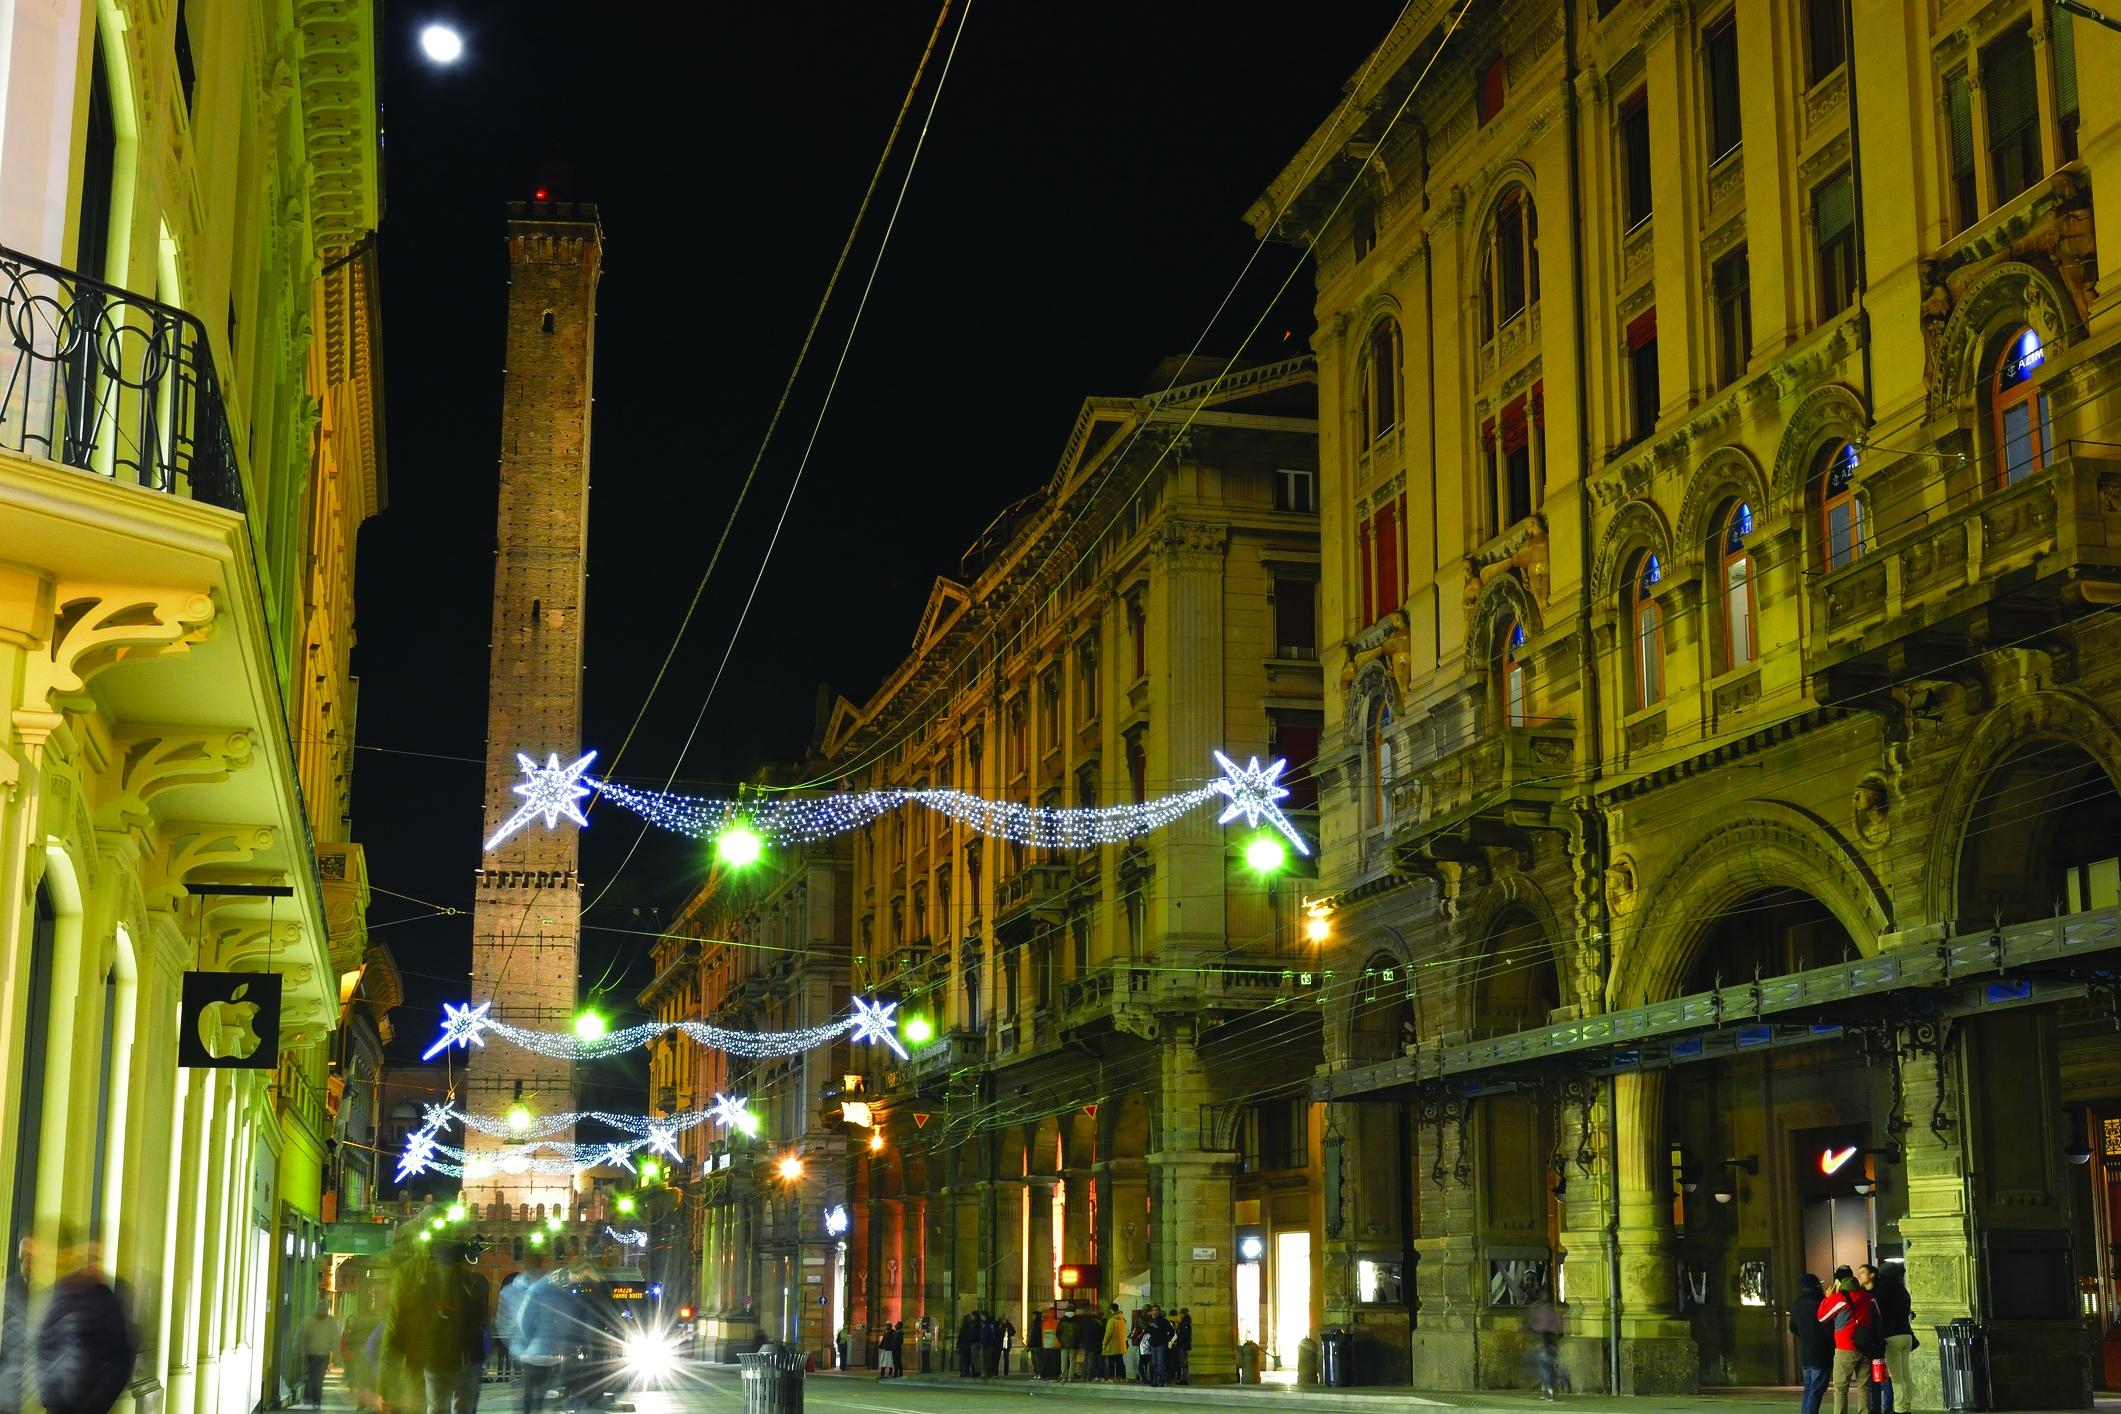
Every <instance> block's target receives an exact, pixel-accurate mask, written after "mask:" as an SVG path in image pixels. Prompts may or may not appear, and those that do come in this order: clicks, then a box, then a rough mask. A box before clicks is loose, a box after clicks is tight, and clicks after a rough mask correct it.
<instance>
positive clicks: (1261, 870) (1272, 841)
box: [1245, 835, 1289, 874]
mask: <svg viewBox="0 0 2121 1414" xmlns="http://www.w3.org/2000/svg"><path fill="white" fill-rule="evenodd" d="M1288 862H1289V851H1288V850H1287V849H1286V848H1285V847H1283V845H1282V842H1281V841H1280V840H1278V839H1276V838H1274V836H1272V835H1254V836H1253V837H1252V838H1251V839H1250V840H1248V841H1246V842H1245V863H1246V864H1248V865H1250V866H1251V869H1252V872H1253V873H1255V874H1279V873H1280V872H1281V871H1282V866H1283V865H1285V864H1287V863H1288Z"/></svg>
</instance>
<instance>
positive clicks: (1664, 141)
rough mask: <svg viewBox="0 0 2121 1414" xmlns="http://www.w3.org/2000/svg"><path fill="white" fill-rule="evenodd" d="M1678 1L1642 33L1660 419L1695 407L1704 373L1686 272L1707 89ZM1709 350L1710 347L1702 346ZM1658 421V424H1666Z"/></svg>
mask: <svg viewBox="0 0 2121 1414" xmlns="http://www.w3.org/2000/svg"><path fill="white" fill-rule="evenodd" d="M1686 15H1687V11H1686V8H1685V7H1684V6H1682V5H1681V4H1679V3H1678V0H1670V3H1667V4H1664V5H1659V6H1654V7H1652V13H1651V15H1650V18H1649V21H1648V23H1647V24H1645V25H1644V26H1643V32H1642V42H1643V71H1644V74H1645V76H1646V77H1647V78H1648V80H1649V86H1648V101H1649V106H1650V157H1651V161H1650V194H1651V201H1650V209H1651V211H1652V213H1653V214H1652V216H1651V218H1650V219H1651V222H1652V227H1651V231H1650V241H1651V245H1652V248H1653V261H1652V263H1653V265H1654V268H1655V270H1656V285H1657V327H1658V328H1660V329H1662V330H1665V331H1666V333H1665V337H1664V338H1662V339H1660V340H1658V343H1657V348H1658V353H1659V357H1658V360H1657V383H1658V398H1657V405H1658V407H1659V408H1660V409H1661V417H1662V416H1669V415H1670V414H1672V413H1674V412H1677V411H1680V410H1682V409H1684V408H1687V407H1689V406H1691V405H1692V402H1693V395H1694V392H1695V390H1696V389H1698V388H1699V387H1701V386H1702V376H1703V374H1704V373H1705V371H1706V370H1705V369H1703V368H1697V367H1689V366H1688V363H1687V353H1688V351H1689V350H1690V349H1692V348H1694V347H1695V344H1694V341H1693V339H1692V338H1691V337H1690V333H1689V331H1691V330H1694V329H1697V328H1699V327H1701V326H1700V322H1699V318H1698V316H1699V313H1700V308H1701V304H1702V301H1703V296H1702V291H1701V286H1700V285H1699V284H1698V283H1697V282H1695V281H1694V280H1692V279H1690V278H1688V275H1687V271H1688V270H1689V268H1690V267H1692V266H1693V265H1694V264H1695V263H1696V262H1697V260H1698V258H1699V251H1698V250H1697V244H1698V236H1697V233H1698V232H1699V230H1700V224H1699V218H1700V210H1699V207H1700V200H1701V198H1700V196H1699V194H1698V193H1699V192H1700V190H1701V181H1700V177H1699V174H1698V169H1697V167H1696V165H1695V162H1696V156H1695V147H1694V143H1693V142H1692V140H1691V135H1692V134H1694V133H1695V132H1697V131H1699V128H1700V125H1699V124H1698V123H1697V122H1696V121H1695V120H1694V118H1693V116H1692V115H1693V113H1694V111H1695V110H1694V100H1695V98H1696V97H1697V96H1698V95H1699V93H1700V90H1701V87H1702V85H1701V84H1700V82H1699V81H1698V78H1699V68H1698V66H1697V65H1696V64H1695V62H1694V51H1695V47H1696V46H1695V44H1694V28H1693V25H1692V24H1691V23H1690V22H1689V21H1688V20H1687V18H1686ZM1704 348H1705V346H1704ZM1661 417H1660V420H1661Z"/></svg>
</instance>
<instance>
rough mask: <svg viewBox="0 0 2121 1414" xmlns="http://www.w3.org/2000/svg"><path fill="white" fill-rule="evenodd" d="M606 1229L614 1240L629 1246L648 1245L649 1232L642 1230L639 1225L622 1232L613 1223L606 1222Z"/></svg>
mask: <svg viewBox="0 0 2121 1414" xmlns="http://www.w3.org/2000/svg"><path fill="white" fill-rule="evenodd" d="M604 1231H606V1232H608V1233H610V1234H611V1237H612V1240H613V1241H614V1242H623V1243H625V1244H626V1245H627V1246H628V1247H646V1246H647V1245H648V1234H647V1233H645V1232H643V1231H641V1230H640V1229H639V1228H637V1227H636V1228H629V1229H628V1230H627V1231H625V1232H620V1231H619V1230H618V1229H617V1228H615V1227H613V1226H612V1225H611V1224H609V1223H606V1224H604Z"/></svg>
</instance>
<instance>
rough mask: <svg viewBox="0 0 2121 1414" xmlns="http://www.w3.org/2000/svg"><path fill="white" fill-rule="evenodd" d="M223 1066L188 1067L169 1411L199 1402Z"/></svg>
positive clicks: (187, 1412) (188, 1410)
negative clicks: (216, 1121)
mask: <svg viewBox="0 0 2121 1414" xmlns="http://www.w3.org/2000/svg"><path fill="white" fill-rule="evenodd" d="M223 1074H224V1072H222V1071H215V1070H206V1071H194V1072H187V1074H186V1090H185V1095H184V1123H183V1126H182V1128H181V1130H180V1133H181V1136H182V1138H181V1142H180V1147H179V1152H178V1156H177V1157H178V1161H179V1166H180V1173H179V1176H178V1181H177V1186H176V1188H175V1190H174V1192H173V1193H172V1195H171V1197H172V1201H173V1202H174V1203H175V1205H176V1208H177V1212H176V1221H175V1223H174V1228H175V1232H174V1236H173V1239H172V1243H171V1245H172V1247H173V1249H174V1262H173V1269H174V1276H173V1281H172V1284H173V1288H174V1298H173V1299H174V1302H175V1306H176V1310H175V1318H174V1320H173V1321H172V1325H173V1326H174V1328H175V1329H174V1333H173V1336H172V1347H173V1348H172V1350H171V1353H170V1363H169V1371H168V1378H167V1382H166V1388H167V1390H168V1395H169V1407H170V1411H171V1414H193V1411H195V1410H197V1409H198V1408H199V1407H200V1405H199V1384H198V1370H199V1354H200V1341H201V1338H202V1327H203V1325H204V1322H205V1317H206V1302H207V1299H208V1296H207V1293H208V1287H207V1282H206V1271H207V1267H206V1223H207V1211H208V1210H207V1184H208V1181H209V1178H210V1175H211V1170H212V1167H213V1156H212V1154H211V1153H210V1152H209V1151H208V1146H209V1144H210V1143H211V1142H212V1137H213V1133H214V1123H213V1115H214V1104H215V1091H216V1090H217V1089H218V1088H219V1086H218V1084H217V1082H218V1081H219V1080H220V1078H221V1076H222V1075H223Z"/></svg>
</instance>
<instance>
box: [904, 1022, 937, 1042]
mask: <svg viewBox="0 0 2121 1414" xmlns="http://www.w3.org/2000/svg"><path fill="white" fill-rule="evenodd" d="M934 1039H935V1023H934V1022H932V1021H930V1020H929V1019H928V1018H927V1017H925V1016H909V1017H907V1018H906V1044H907V1045H909V1046H925V1045H927V1044H928V1043H929V1042H930V1041H933V1040H934Z"/></svg>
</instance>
